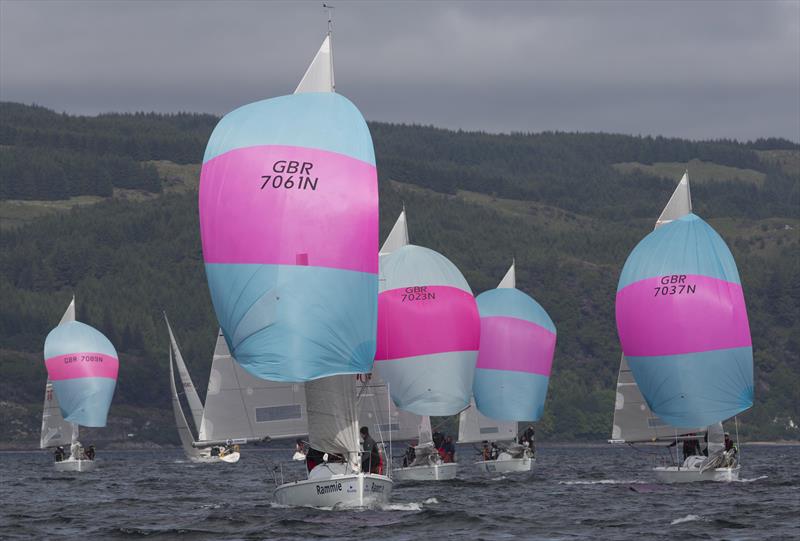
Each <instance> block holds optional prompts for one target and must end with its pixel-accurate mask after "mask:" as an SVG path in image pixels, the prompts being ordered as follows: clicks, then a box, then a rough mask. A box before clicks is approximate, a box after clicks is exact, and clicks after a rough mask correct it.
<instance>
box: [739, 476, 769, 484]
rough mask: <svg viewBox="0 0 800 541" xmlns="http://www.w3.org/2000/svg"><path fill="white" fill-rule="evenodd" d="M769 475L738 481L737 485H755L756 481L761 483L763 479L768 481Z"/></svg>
mask: <svg viewBox="0 0 800 541" xmlns="http://www.w3.org/2000/svg"><path fill="white" fill-rule="evenodd" d="M767 477H769V475H759V476H758V477H753V478H752V479H737V480H736V482H737V483H753V482H755V481H761V480H762V479H766V478H767Z"/></svg>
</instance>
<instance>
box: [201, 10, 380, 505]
mask: <svg viewBox="0 0 800 541" xmlns="http://www.w3.org/2000/svg"><path fill="white" fill-rule="evenodd" d="M199 207H200V229H201V231H200V232H201V239H202V245H203V258H204V260H205V268H206V277H207V279H208V285H209V290H210V293H211V299H212V301H213V304H214V310H215V312H216V315H217V320H218V321H219V324H220V327H221V329H222V332H223V335H224V338H225V342H226V343H227V345H228V349H229V350H230V352H231V354H232V357H233V359H235V362H237V363H238V364H239V365H240V366H241V367H242V368H243V369H244V370H246V371H247V372H249V373H250V374H251V375H252V376H254V377H256V378H259V379H266V380H270V381H277V382H285V383H301V382H304V385H305V396H306V408H307V415H308V443H309V445H310V447H311V448H313V449H314V450H316V451H319V452H321V453H324V456H325V457H326V458H327V460H323V462H322V463H321V464H317V465H315V466H314V467H313V469H312V470H311V471H310V472H309V474H308V478H307V479H303V480H299V481H294V482H282V483H281V484H280V485H279V486H277V488H276V489H275V500H276V501H277V502H278V503H281V504H287V505H308V506H323V507H328V506H334V505H345V506H347V505H356V506H359V505H368V504H372V503H379V502H385V501H388V500H389V498H390V495H391V491H392V486H393V483H392V480H391V479H390V478H389V477H388V476H387V475H383V474H381V473H374V472H363V471H362V464H361V452H362V451H361V445H360V438H359V424H358V417H357V407H356V389H355V379H356V378H355V375H356V374H366V373H369V372H370V371H371V369H372V363H373V360H374V358H375V341H376V339H375V336H376V327H377V295H378V250H377V247H378V183H377V171H376V167H375V153H374V149H373V145H372V138H371V136H370V133H369V128H368V127H367V124H366V122H365V121H364V118H363V116H362V115H361V113H360V112H359V111H358V109H357V108H356V107H355V106H354V105H353V104H352V103H351V102H350V101H349V100H347V99H346V98H345V97H343V96H342V95H340V94H338V93H336V92H335V86H334V77H333V49H332V33H331V26H330V19H329V27H328V34H327V36H326V37H325V39H324V41H323V42H322V46H321V47H320V49H319V51H318V52H317V54H316V56H315V57H314V60H313V61H312V63H311V65H310V66H309V68H308V70H307V71H306V73H305V75H304V76H303V78H302V80H301V81H300V84H299V85H298V86H297V89H296V90H295V92H294V94H292V95H287V96H281V97H277V98H273V99H268V100H263V101H259V102H255V103H251V104H248V105H245V106H243V107H240V108H239V109H236V110H235V111H233V112H231V113H229V114H227V115H225V117H223V118H222V120H220V122H219V123H218V124H217V126H216V128H215V129H214V132H213V133H212V135H211V138H210V139H209V142H208V146H207V147H206V153H205V157H204V160H203V166H202V169H201V176H200V197H199ZM309 465H311V464H310V463H309ZM282 481H283V480H282Z"/></svg>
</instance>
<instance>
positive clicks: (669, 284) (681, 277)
mask: <svg viewBox="0 0 800 541" xmlns="http://www.w3.org/2000/svg"><path fill="white" fill-rule="evenodd" d="M659 282H660V283H661V285H660V286H658V287H654V288H653V289H654V290H655V295H653V296H654V297H658V296H659V295H661V296H666V295H682V294H687V293H695V291H696V289H697V285H696V284H687V283H686V275H685V274H671V275H669V276H662V277H661V278H660V279H659Z"/></svg>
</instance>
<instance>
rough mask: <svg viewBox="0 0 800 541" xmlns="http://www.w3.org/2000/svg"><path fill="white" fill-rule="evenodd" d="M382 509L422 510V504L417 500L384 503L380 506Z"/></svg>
mask: <svg viewBox="0 0 800 541" xmlns="http://www.w3.org/2000/svg"><path fill="white" fill-rule="evenodd" d="M378 509H380V510H381V511H422V504H421V503H417V502H405V503H384V504H381V505H379V506H378Z"/></svg>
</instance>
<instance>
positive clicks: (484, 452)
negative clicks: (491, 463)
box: [481, 440, 492, 460]
mask: <svg viewBox="0 0 800 541" xmlns="http://www.w3.org/2000/svg"><path fill="white" fill-rule="evenodd" d="M481 458H483V460H492V451H491V449H489V442H488V441H485V440H484V442H483V449H481Z"/></svg>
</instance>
